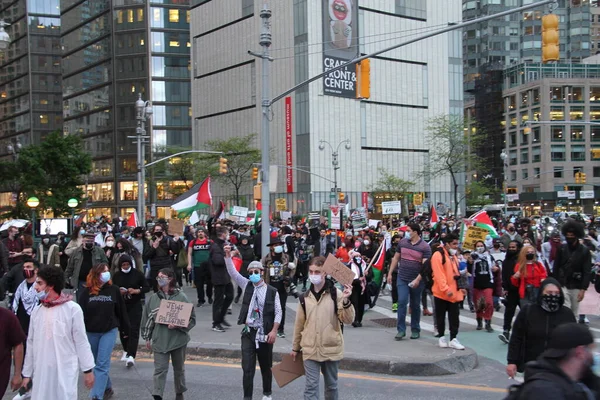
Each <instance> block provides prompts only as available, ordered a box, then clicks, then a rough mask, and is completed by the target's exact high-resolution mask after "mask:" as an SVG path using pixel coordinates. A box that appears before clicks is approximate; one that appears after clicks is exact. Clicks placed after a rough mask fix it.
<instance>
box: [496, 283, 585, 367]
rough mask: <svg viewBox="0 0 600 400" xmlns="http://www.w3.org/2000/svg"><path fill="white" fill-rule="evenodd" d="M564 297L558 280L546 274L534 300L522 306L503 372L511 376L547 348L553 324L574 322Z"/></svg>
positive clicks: (554, 327) (553, 327)
mask: <svg viewBox="0 0 600 400" xmlns="http://www.w3.org/2000/svg"><path fill="white" fill-rule="evenodd" d="M564 301H565V295H564V294H563V291H562V290H561V286H560V283H558V281H557V280H556V279H554V278H546V279H545V280H544V281H543V282H542V284H541V286H540V291H539V295H538V299H537V301H536V302H534V303H529V304H527V305H525V306H523V308H521V311H520V312H519V313H518V314H517V318H516V319H515V323H514V324H513V332H512V335H510V341H509V343H508V354H507V357H506V358H507V361H508V365H507V367H506V374H507V375H508V376H509V377H510V378H514V376H515V375H516V373H517V372H523V371H524V369H525V364H527V363H528V362H530V361H534V360H535V359H537V358H538V357H539V356H540V355H541V354H542V353H543V352H544V351H545V350H546V349H547V346H548V340H549V339H550V337H551V335H552V332H553V331H554V329H556V327H558V326H560V325H563V324H567V323H570V322H575V316H574V315H573V312H572V311H571V310H570V309H568V308H567V307H565V306H564Z"/></svg>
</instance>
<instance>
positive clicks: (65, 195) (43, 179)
mask: <svg viewBox="0 0 600 400" xmlns="http://www.w3.org/2000/svg"><path fill="white" fill-rule="evenodd" d="M5 167H6V166H4V167H3V168H5ZM15 167H16V168H15V169H14V175H12V176H14V180H15V181H16V182H18V186H19V196H18V201H17V206H16V207H15V209H14V210H13V211H12V213H9V214H13V215H14V213H17V214H19V215H20V214H22V211H19V210H26V209H27V208H26V206H25V205H24V203H25V202H26V201H27V198H29V197H31V196H35V197H37V198H38V199H39V201H40V205H39V209H42V210H43V209H51V210H52V211H53V212H54V215H55V216H59V215H66V214H69V213H70V211H71V209H70V208H69V206H68V205H67V202H68V200H69V199H71V198H75V199H77V200H78V201H79V202H80V203H81V202H82V201H83V195H84V192H83V190H82V188H81V187H82V186H83V184H84V176H86V175H88V174H89V173H90V171H91V170H92V159H91V156H90V155H89V154H88V153H87V152H85V151H84V150H83V146H82V141H81V138H80V137H79V136H77V135H67V136H64V135H63V134H62V132H60V131H56V132H52V133H50V134H49V135H48V136H46V137H45V138H44V140H43V141H42V142H41V143H40V144H38V145H31V146H27V147H24V148H23V149H22V150H21V151H20V153H19V158H18V160H17V162H16V163H15ZM21 216H22V215H21Z"/></svg>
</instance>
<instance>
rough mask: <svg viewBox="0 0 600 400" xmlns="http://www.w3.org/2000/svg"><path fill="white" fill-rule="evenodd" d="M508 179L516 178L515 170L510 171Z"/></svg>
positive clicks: (514, 179) (513, 179)
mask: <svg viewBox="0 0 600 400" xmlns="http://www.w3.org/2000/svg"><path fill="white" fill-rule="evenodd" d="M510 180H511V181H512V182H514V181H516V180H517V171H510Z"/></svg>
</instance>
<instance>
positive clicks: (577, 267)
mask: <svg viewBox="0 0 600 400" xmlns="http://www.w3.org/2000/svg"><path fill="white" fill-rule="evenodd" d="M561 232H562V234H563V236H564V237H565V239H566V242H567V243H566V244H563V245H562V246H561V247H560V250H559V251H558V253H557V254H556V258H555V259H554V269H553V271H552V276H553V277H554V278H556V280H558V282H560V284H561V285H562V286H563V291H564V292H565V307H568V308H570V309H571V310H572V311H573V314H575V315H578V311H579V303H580V302H581V301H582V300H583V297H584V296H585V291H586V290H587V288H588V286H589V285H590V281H591V279H592V256H591V254H590V250H589V249H588V248H587V247H586V246H585V245H583V244H582V243H581V242H580V240H581V239H583V238H584V236H585V231H584V225H583V224H582V223H580V222H577V221H575V220H573V219H569V220H567V222H566V223H565V224H564V225H563V227H562V229H561Z"/></svg>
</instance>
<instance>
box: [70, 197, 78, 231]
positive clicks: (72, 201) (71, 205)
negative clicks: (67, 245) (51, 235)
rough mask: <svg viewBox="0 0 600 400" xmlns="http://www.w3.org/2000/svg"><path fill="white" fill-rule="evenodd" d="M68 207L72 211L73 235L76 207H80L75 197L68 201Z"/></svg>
mask: <svg viewBox="0 0 600 400" xmlns="http://www.w3.org/2000/svg"><path fill="white" fill-rule="evenodd" d="M67 205H68V206H69V208H70V209H71V233H73V231H74V230H75V207H77V206H78V205H79V201H77V199H76V198H74V197H73V198H70V199H69V200H68V201H67Z"/></svg>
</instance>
